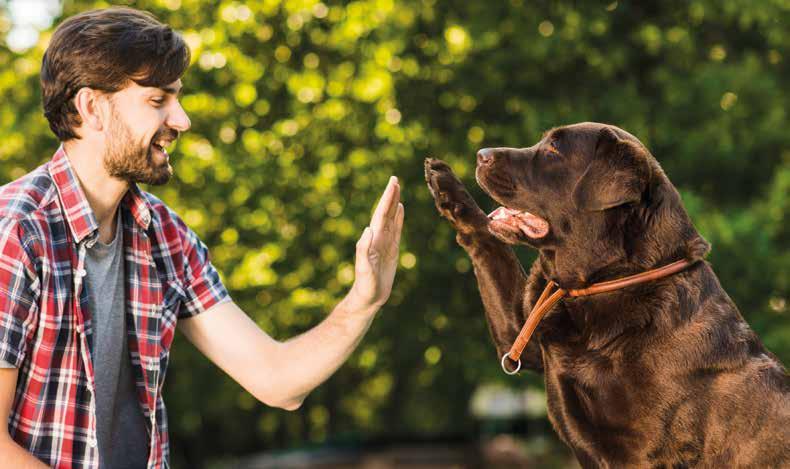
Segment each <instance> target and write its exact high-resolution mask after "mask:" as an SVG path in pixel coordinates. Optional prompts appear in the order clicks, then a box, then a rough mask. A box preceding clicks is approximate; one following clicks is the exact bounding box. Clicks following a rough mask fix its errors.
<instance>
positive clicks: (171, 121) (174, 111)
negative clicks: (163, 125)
mask: <svg viewBox="0 0 790 469" xmlns="http://www.w3.org/2000/svg"><path fill="white" fill-rule="evenodd" d="M167 126H168V127H170V128H171V129H175V130H177V131H179V132H186V131H187V130H189V128H190V127H191V126H192V123H191V122H190V120H189V116H187V113H186V111H184V108H183V107H181V103H179V102H176V103H175V106H174V107H173V108H171V110H170V113H169V114H168V116H167Z"/></svg>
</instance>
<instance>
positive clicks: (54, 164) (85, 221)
mask: <svg viewBox="0 0 790 469" xmlns="http://www.w3.org/2000/svg"><path fill="white" fill-rule="evenodd" d="M49 174H50V176H51V177H52V180H53V181H54V182H55V187H56V189H57V191H58V197H60V203H61V206H62V207H63V212H64V213H65V215H66V220H67V222H68V225H69V228H70V229H71V234H72V235H73V237H74V240H75V241H76V242H77V243H80V242H82V240H84V239H85V238H87V237H89V236H90V237H93V236H92V235H94V233H97V232H98V229H99V224H98V223H97V222H96V217H95V216H94V214H93V209H92V208H91V206H90V204H89V203H88V199H87V198H86V197H85V193H84V192H83V191H82V187H80V183H79V179H77V177H76V175H75V174H74V169H73V168H72V166H71V162H69V159H68V157H67V156H66V150H65V149H64V148H63V145H61V146H60V148H58V151H56V152H55V155H54V156H53V157H52V160H51V161H50V162H49ZM121 204H122V205H126V206H127V207H128V208H129V210H130V211H131V213H132V216H133V218H134V220H135V222H137V224H138V225H139V226H140V227H141V228H142V229H143V230H147V229H148V225H149V223H150V222H151V208H150V206H149V204H148V201H147V200H146V198H145V196H144V195H143V194H142V191H141V190H140V188H139V187H137V184H134V183H132V184H131V185H130V187H129V190H128V191H126V194H125V195H124V197H123V199H122V200H121Z"/></svg>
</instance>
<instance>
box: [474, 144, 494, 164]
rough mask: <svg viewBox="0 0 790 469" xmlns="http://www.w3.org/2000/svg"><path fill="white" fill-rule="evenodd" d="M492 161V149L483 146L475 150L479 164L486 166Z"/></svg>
mask: <svg viewBox="0 0 790 469" xmlns="http://www.w3.org/2000/svg"><path fill="white" fill-rule="evenodd" d="M493 162H494V149H493V148H483V149H482V150H480V151H478V152H477V164H479V165H480V166H488V165H490V164H491V163H493Z"/></svg>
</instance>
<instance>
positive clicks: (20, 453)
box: [0, 368, 47, 469]
mask: <svg viewBox="0 0 790 469" xmlns="http://www.w3.org/2000/svg"><path fill="white" fill-rule="evenodd" d="M18 375H19V369H18V368H0V422H4V424H3V425H0V427H2V428H0V460H2V461H3V466H4V467H18V468H20V469H44V468H46V467H47V465H46V464H44V463H43V462H41V461H40V460H39V459H37V458H36V457H35V456H33V455H32V454H30V453H29V452H27V451H26V450H25V449H24V448H22V447H21V446H19V445H18V444H17V443H16V442H15V441H14V440H13V439H12V438H11V435H9V434H8V416H9V414H10V413H11V406H12V405H13V404H14V396H15V394H16V380H17V376H18Z"/></svg>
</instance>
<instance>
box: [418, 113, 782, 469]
mask: <svg viewBox="0 0 790 469" xmlns="http://www.w3.org/2000/svg"><path fill="white" fill-rule="evenodd" d="M426 179H427V181H428V185H429V188H430V189H431V192H432V194H433V195H434V198H435V201H436V205H437V208H438V209H439V211H440V213H441V214H442V215H443V216H444V217H445V218H447V219H448V220H450V222H451V223H452V224H453V226H454V227H455V229H456V230H457V231H458V236H457V240H458V242H459V244H461V246H462V247H463V248H464V249H465V250H466V251H467V253H468V254H469V256H470V257H471V259H472V263H473V265H474V269H475V275H476V276H477V279H478V284H479V287H480V294H481V297H482V299H483V305H484V307H485V310H486V317H487V320H488V325H489V329H490V331H491V335H492V337H493V340H494V343H495V345H496V349H497V352H498V356H499V357H501V356H502V355H504V354H505V353H506V352H507V351H508V350H509V348H510V346H511V345H512V343H513V341H514V339H515V338H516V336H517V335H518V332H519V330H520V328H521V326H522V325H523V323H524V321H525V319H526V316H527V315H528V314H529V311H530V310H531V309H532V307H533V306H534V304H535V302H536V301H537V299H538V297H539V295H540V293H541V291H542V290H543V288H544V287H545V285H546V283H547V280H552V281H554V282H556V283H557V284H558V285H559V286H560V287H562V288H580V287H583V286H587V285H589V284H591V283H594V282H599V281H604V280H611V279H615V278H620V277H623V276H626V275H631V274H634V273H638V272H643V271H646V270H650V269H654V268H657V267H660V266H663V265H666V264H668V263H670V262H672V261H675V260H678V259H687V260H690V261H695V263H694V264H693V265H692V266H691V267H689V268H688V269H686V270H684V271H682V272H680V273H677V274H674V275H671V276H669V277H665V278H662V279H659V280H655V281H652V282H649V283H644V284H640V285H637V286H632V287H627V288H624V289H621V290H618V291H615V292H610V293H603V294H599V295H593V296H587V297H579V298H571V299H567V298H566V299H564V300H563V301H562V302H561V303H559V304H558V305H556V306H555V307H554V308H553V309H552V310H551V311H550V312H549V313H548V314H547V315H546V317H545V318H544V320H543V322H541V323H540V325H539V326H538V329H537V330H536V333H535V335H534V336H533V338H532V340H531V341H530V343H529V344H528V346H527V349H526V350H525V352H524V354H523V356H522V362H523V366H524V367H525V368H529V369H533V370H536V371H541V372H543V373H544V375H545V383H546V394H547V398H548V413H549V418H550V420H551V422H552V424H553V426H554V428H555V430H556V431H557V433H558V434H559V435H560V437H561V438H562V440H563V441H565V443H566V444H567V445H568V446H569V447H570V448H571V449H572V450H573V452H574V453H575V455H576V457H577V458H578V459H579V461H580V463H581V464H582V466H584V467H651V468H666V469H670V468H680V467H711V468H714V467H715V468H721V467H790V378H788V375H787V372H786V371H785V369H784V368H783V366H782V365H781V364H780V363H779V361H778V360H777V359H776V357H775V356H774V355H772V354H771V353H770V352H768V351H767V350H766V349H765V348H764V347H763V345H762V343H761V342H760V340H759V339H758V338H757V336H756V335H755V334H754V332H752V330H751V329H750V328H749V326H748V325H747V324H746V322H745V321H744V320H743V318H742V317H741V315H740V313H739V312H738V309H737V308H736V306H735V305H734V304H733V302H732V301H731V300H730V298H729V297H728V296H727V294H726V293H725V292H724V290H723V289H722V287H721V285H720V284H719V281H718V279H717V278H716V276H715V274H714V273H713V271H712V269H711V268H710V266H709V265H708V264H707V263H706V262H705V261H704V260H702V258H703V257H704V255H705V254H706V253H707V251H708V249H709V247H708V244H707V242H706V241H705V240H704V239H703V238H702V237H701V236H699V234H698V233H697V232H696V230H695V229H694V227H693V225H692V224H691V221H690V220H689V218H688V216H687V214H686V212H685V210H684V209H683V206H682V203H681V200H680V196H679V195H678V193H677V191H676V190H675V189H674V187H673V186H672V184H671V183H670V182H669V180H668V179H667V177H666V176H665V175H664V173H663V171H662V170H661V168H660V166H659V165H658V163H657V162H656V161H655V159H654V158H653V157H652V156H651V155H650V154H649V152H647V150H646V149H645V148H644V146H642V145H641V143H639V141H638V140H637V139H636V138H635V137H633V136H632V135H630V134H628V133H627V132H625V131H622V130H621V129H617V128H616V127H611V126H606V125H602V124H593V123H585V124H577V125H574V126H568V127H563V128H559V129H553V130H552V131H550V132H548V133H547V135H546V136H544V138H543V139H542V140H541V142H539V143H538V144H536V145H535V146H533V147H530V148H525V149H521V150H515V149H506V148H505V149H493V150H488V149H487V150H481V152H480V153H478V169H477V179H478V182H479V183H480V185H481V186H482V187H483V189H484V190H486V192H488V193H489V195H491V196H492V197H493V198H494V199H495V200H497V201H498V202H500V203H501V204H502V205H503V206H505V207H507V209H500V210H499V211H497V212H495V213H498V214H499V215H497V216H494V217H492V218H489V216H486V214H485V213H483V212H482V211H481V210H480V209H479V207H478V206H477V204H476V203H475V202H474V200H473V199H472V198H471V197H470V196H469V194H468V193H467V192H466V190H465V189H464V187H463V185H462V184H461V183H460V181H458V179H457V178H456V177H455V176H454V175H453V174H452V172H451V170H450V169H449V167H448V166H447V165H446V164H444V163H443V162H441V161H438V160H427V161H426ZM492 215H493V214H492ZM509 244H527V245H530V246H532V247H534V248H537V249H538V250H539V253H540V254H539V257H538V259H537V260H536V261H535V263H534V265H533V266H532V269H531V270H530V272H529V275H526V274H525V273H524V271H523V269H522V267H521V265H520V264H519V262H518V260H517V259H516V256H515V254H514V253H513V250H512V248H511V247H510V246H509ZM492 363H493V360H492ZM511 366H512V363H511Z"/></svg>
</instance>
